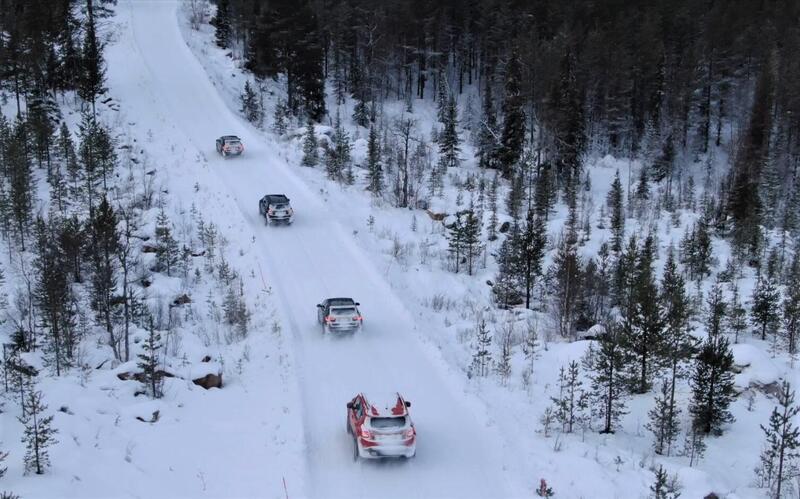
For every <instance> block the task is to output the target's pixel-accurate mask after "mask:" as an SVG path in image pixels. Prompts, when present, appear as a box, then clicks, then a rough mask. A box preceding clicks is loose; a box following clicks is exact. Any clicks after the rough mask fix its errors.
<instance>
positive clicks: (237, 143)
mask: <svg viewBox="0 0 800 499" xmlns="http://www.w3.org/2000/svg"><path fill="white" fill-rule="evenodd" d="M217 152H218V153H220V154H222V157H223V158H227V157H228V156H239V155H240V154H242V153H243V152H244V144H242V140H241V139H240V138H239V137H237V136H236V135H223V136H222V137H220V138H218V139H217Z"/></svg>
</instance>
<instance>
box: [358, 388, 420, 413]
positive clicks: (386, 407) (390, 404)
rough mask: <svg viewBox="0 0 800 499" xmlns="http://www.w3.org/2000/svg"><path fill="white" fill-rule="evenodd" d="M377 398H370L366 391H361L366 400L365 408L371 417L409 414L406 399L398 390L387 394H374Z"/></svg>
mask: <svg viewBox="0 0 800 499" xmlns="http://www.w3.org/2000/svg"><path fill="white" fill-rule="evenodd" d="M373 395H374V397H375V398H370V397H369V396H367V394H365V393H363V392H362V393H361V396H362V397H364V401H365V402H366V407H365V408H364V409H365V411H366V412H367V415H368V416H370V417H399V416H407V415H408V408H407V407H406V404H405V400H404V399H403V397H402V396H401V395H400V394H399V393H398V392H390V393H386V394H373Z"/></svg>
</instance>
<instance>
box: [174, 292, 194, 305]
mask: <svg viewBox="0 0 800 499" xmlns="http://www.w3.org/2000/svg"><path fill="white" fill-rule="evenodd" d="M187 303H192V299H191V298H189V295H187V294H186V293H184V294H182V295H180V296H179V297H177V298H175V299H174V300H172V306H173V307H178V306H180V305H186V304H187Z"/></svg>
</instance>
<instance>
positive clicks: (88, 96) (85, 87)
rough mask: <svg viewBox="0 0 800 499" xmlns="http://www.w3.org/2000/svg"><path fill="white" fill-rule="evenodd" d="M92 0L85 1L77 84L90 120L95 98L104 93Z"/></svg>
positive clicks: (100, 46) (100, 53) (100, 52)
mask: <svg viewBox="0 0 800 499" xmlns="http://www.w3.org/2000/svg"><path fill="white" fill-rule="evenodd" d="M93 1H94V0H86V29H85V30H84V31H85V34H84V39H83V54H82V57H81V73H80V75H81V76H80V79H79V84H78V95H79V96H80V97H81V99H83V100H84V101H85V102H88V103H90V104H91V108H92V118H94V116H95V101H96V100H97V96H98V95H100V94H102V93H104V92H105V91H106V89H105V87H104V86H103V85H104V82H105V72H106V70H105V61H103V47H102V45H101V44H100V41H99V40H98V38H97V32H96V30H95V15H94V5H93Z"/></svg>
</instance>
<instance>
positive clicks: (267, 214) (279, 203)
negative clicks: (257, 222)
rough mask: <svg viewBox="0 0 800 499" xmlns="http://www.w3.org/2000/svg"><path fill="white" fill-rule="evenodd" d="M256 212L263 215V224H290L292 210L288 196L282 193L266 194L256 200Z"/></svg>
mask: <svg viewBox="0 0 800 499" xmlns="http://www.w3.org/2000/svg"><path fill="white" fill-rule="evenodd" d="M258 212H259V213H261V216H262V217H264V224H266V225H269V224H280V223H284V224H291V223H292V221H293V220H294V210H293V209H292V205H291V204H290V203H289V198H287V197H286V196H285V195H283V194H267V195H266V196H264V197H263V198H261V199H260V200H259V201H258Z"/></svg>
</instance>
